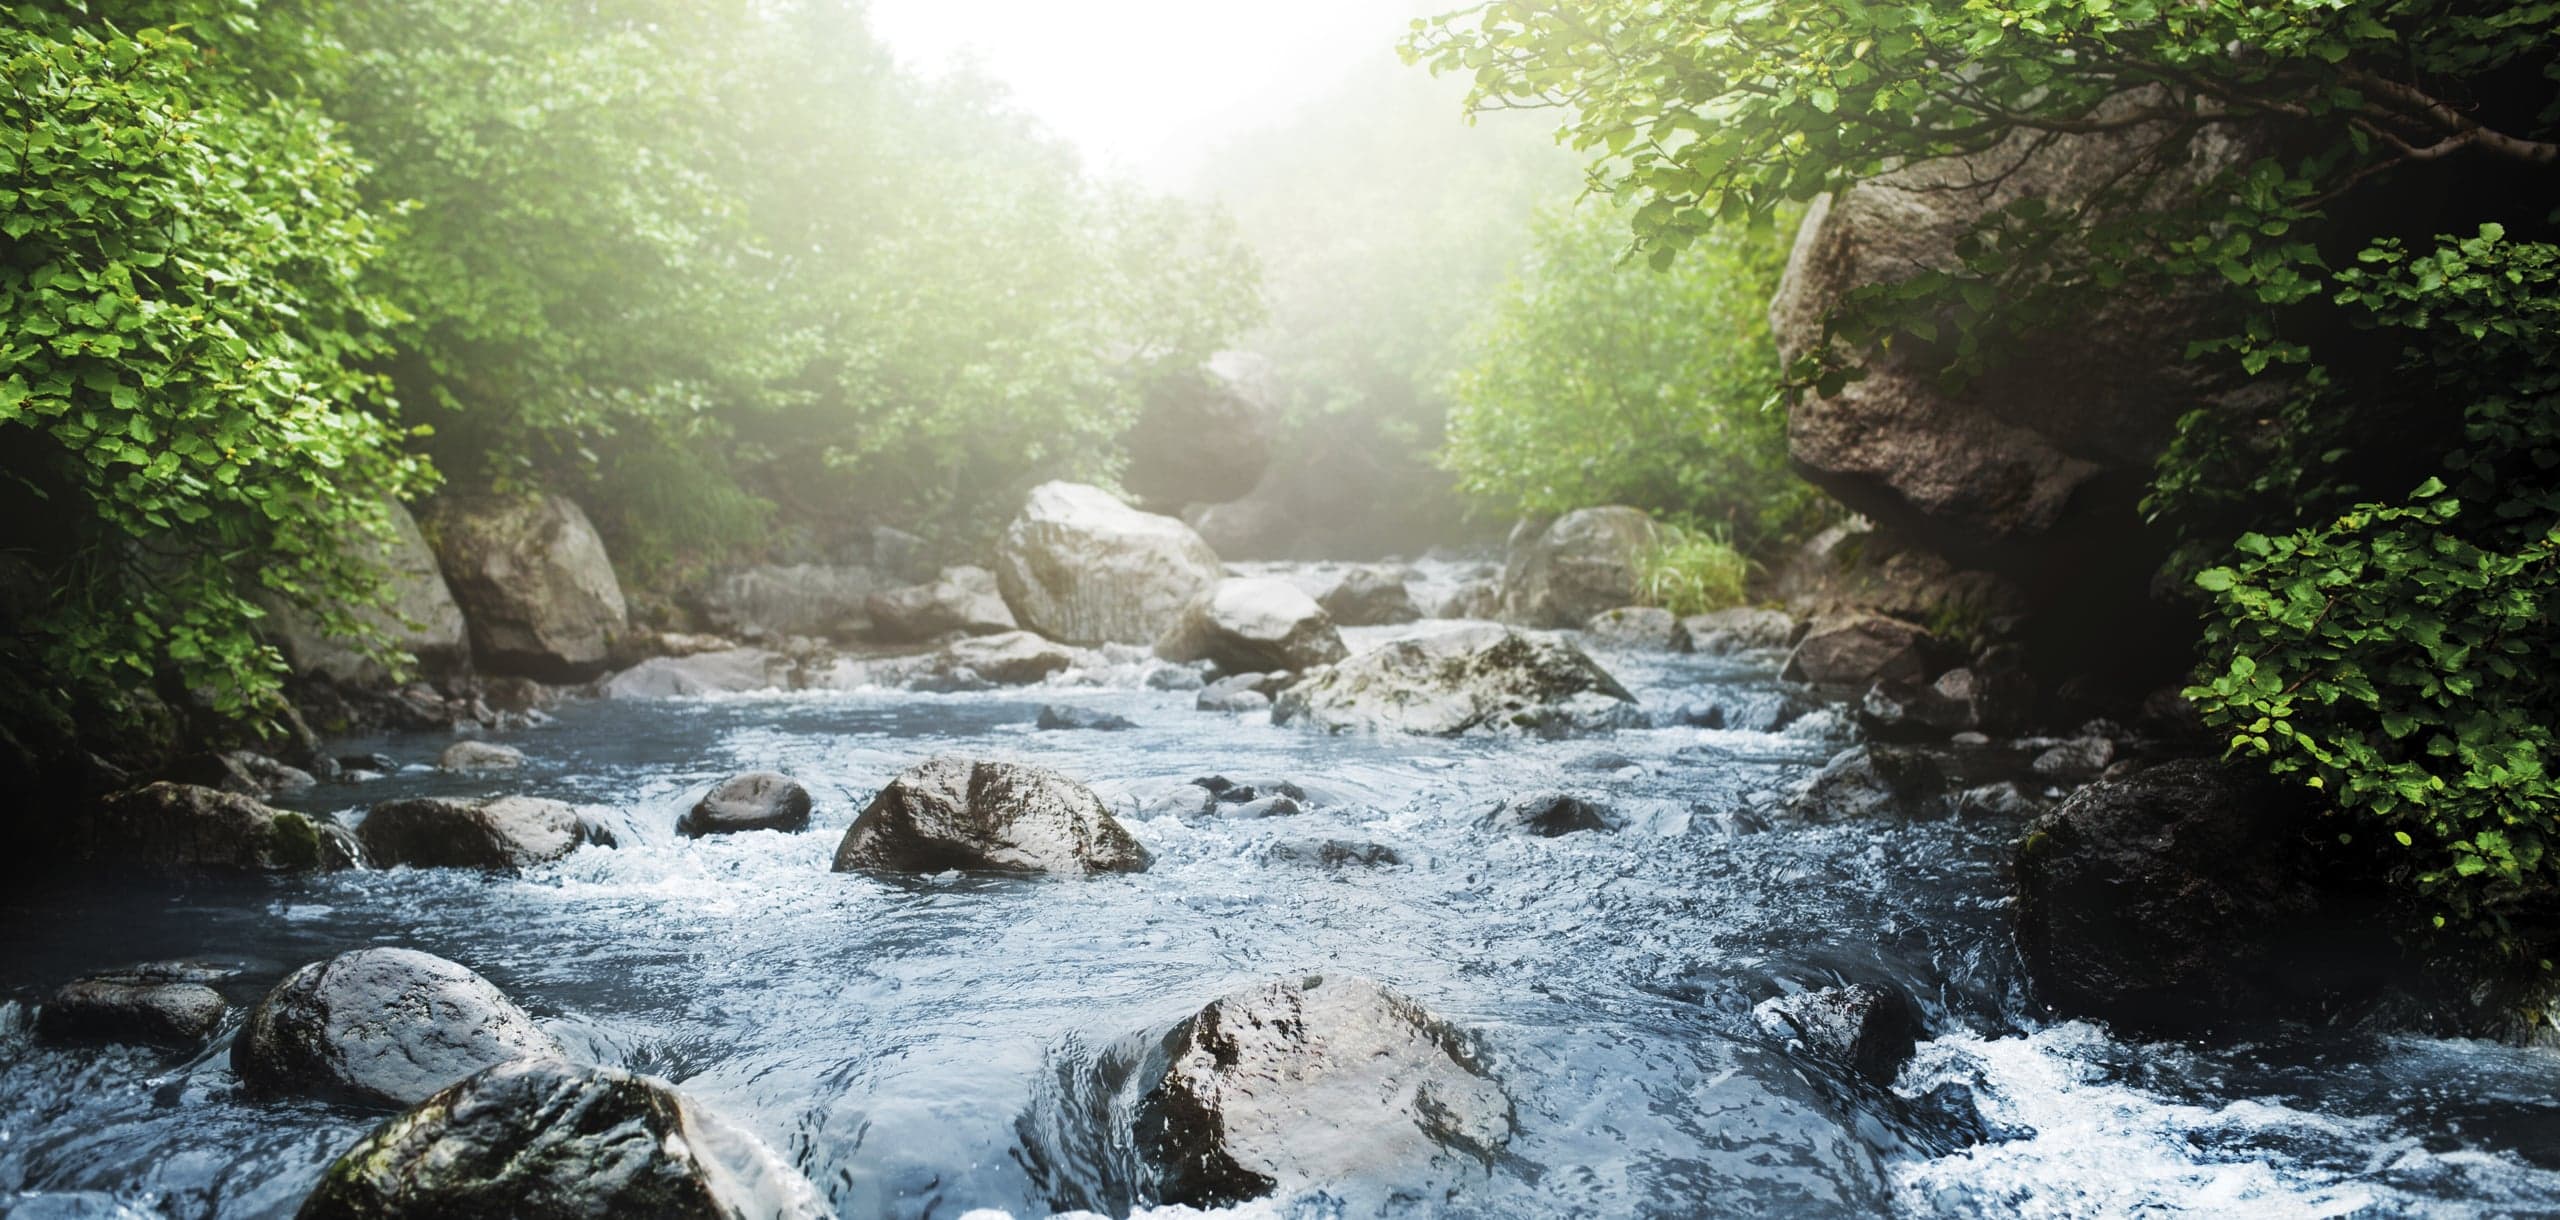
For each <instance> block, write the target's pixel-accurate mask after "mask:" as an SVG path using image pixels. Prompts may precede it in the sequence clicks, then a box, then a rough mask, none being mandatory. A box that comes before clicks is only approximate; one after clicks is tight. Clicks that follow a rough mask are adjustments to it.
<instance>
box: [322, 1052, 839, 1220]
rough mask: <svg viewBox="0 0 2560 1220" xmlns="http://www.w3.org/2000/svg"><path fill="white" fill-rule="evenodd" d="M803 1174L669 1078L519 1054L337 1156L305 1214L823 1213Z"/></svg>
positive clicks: (782, 1219)
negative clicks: (681, 1090) (679, 1089)
mask: <svg viewBox="0 0 2560 1220" xmlns="http://www.w3.org/2000/svg"><path fill="white" fill-rule="evenodd" d="M825 1215H827V1211H826V1208H825V1207H824V1205H823V1204H822V1203H821V1202H820V1200H819V1198H818V1195H817V1192H816V1190H815V1189H813V1188H812V1187H811V1186H810V1185H809V1183H808V1182H807V1180H805V1179H803V1178H802V1177H801V1176H800V1175H799V1174H798V1173H797V1172H796V1171H794V1170H792V1169H791V1168H790V1167H789V1166H788V1165H787V1164H785V1163H784V1162H783V1161H782V1159H781V1158H779V1157H777V1156H775V1155H774V1154H773V1152H772V1151H771V1150H770V1149H767V1148H766V1147H764V1146H763V1145H762V1144H760V1143H758V1142H757V1141H756V1140H755V1138H754V1137H753V1136H751V1135H749V1134H747V1133H746V1132H745V1131H743V1130H741V1129H739V1128H737V1127H735V1126H733V1125H731V1124H730V1123H729V1122H727V1121H726V1120H725V1119H722V1118H720V1117H719V1116H718V1115H715V1114H712V1113H710V1112H708V1111H706V1110H704V1109H702V1108H701V1107H699V1106H697V1105H695V1104H694V1103H693V1102H692V1101H690V1100H689V1099H687V1098H685V1097H684V1096H683V1095H681V1094H679V1093H677V1092H676V1091H675V1089H674V1088H673V1087H671V1086H669V1085H667V1084H666V1083H664V1082H663V1081H658V1080H653V1079H650V1078H648V1077H645V1076H635V1075H633V1074H631V1073H628V1072H624V1071H620V1070H617V1069H614V1068H604V1067H591V1066H580V1065H573V1064H568V1063H563V1062H560V1061H558V1060H550V1059H524V1060H517V1061H515V1062H511V1063H504V1064H500V1065H498V1066H496V1067H492V1068H489V1069H487V1070H485V1071H482V1072H480V1073H478V1074H476V1075H473V1076H471V1077H470V1078H469V1079H466V1080H463V1081H461V1082H459V1083H455V1084H453V1085H452V1086H451V1087H449V1088H446V1089H444V1090H442V1091H440V1092H438V1093H436V1094H435V1095H434V1096H432V1097H429V1098H427V1099H425V1100H423V1101H421V1102H420V1103H419V1104H418V1105H417V1106H415V1107H414V1108H412V1109H410V1110H408V1111H406V1112H404V1113H402V1114H400V1115H398V1116H396V1117H394V1118H392V1119H391V1120H390V1121H388V1122H385V1123H384V1124H383V1125H382V1126H380V1127H378V1128H376V1129H375V1130H374V1131H373V1132H372V1133H371V1134H369V1135H367V1136H365V1137H364V1138H363V1139H362V1140H360V1141H358V1142H357V1143H356V1145H355V1147H353V1148H350V1149H348V1150H347V1152H346V1154H345V1155H344V1156H341V1157H339V1158H338V1159H337V1161H336V1162H335V1163H333V1164H331V1165H330V1166H329V1168H328V1170H327V1172H325V1173H323V1174H322V1175H321V1178H320V1184H319V1186H317V1187H316V1188H314V1189H313V1190H312V1192H311V1196H310V1198H309V1199H308V1200H306V1201H305V1202H304V1203H303V1205H302V1210H301V1211H300V1212H299V1213H297V1217H298V1220H507V1218H523V1220H571V1218H575V1217H595V1218H597V1220H604V1218H606V1217H611V1218H613V1220H747V1218H753V1220H819V1218H820V1217H823V1216H825Z"/></svg>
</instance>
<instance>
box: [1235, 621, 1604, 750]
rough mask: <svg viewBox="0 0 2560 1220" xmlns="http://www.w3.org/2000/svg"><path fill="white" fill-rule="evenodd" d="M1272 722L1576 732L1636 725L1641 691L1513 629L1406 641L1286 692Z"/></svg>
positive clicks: (1558, 646)
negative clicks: (1631, 689)
mask: <svg viewBox="0 0 2560 1220" xmlns="http://www.w3.org/2000/svg"><path fill="white" fill-rule="evenodd" d="M1272 719H1273V720H1274V721H1275V722H1277V723H1281V724H1305V725H1310V726H1313V727H1315V728H1319V729H1323V730H1325V731H1327V732H1350V731H1365V732H1398V733H1416V734H1424V735H1433V736H1456V735H1458V734H1462V733H1532V734H1538V735H1542V736H1568V735H1572V734H1576V733H1595V732H1606V731H1610V730H1613V729H1618V728H1629V727H1635V726H1637V725H1640V724H1642V723H1643V720H1644V715H1643V712H1642V710H1641V709H1639V708H1638V707H1637V706H1636V702H1635V696H1633V695H1631V694H1628V693H1627V689H1626V688H1625V687H1623V686H1620V685H1619V684H1618V680H1617V679H1615V678H1613V677H1610V676H1609V673H1608V671H1606V670H1604V669H1602V668H1600V667H1599V666H1598V665H1597V664H1594V663H1593V662H1592V660H1591V658H1590V657H1587V656H1585V655H1583V653H1582V651H1581V650H1580V649H1577V648H1575V647H1573V646H1572V645H1570V644H1566V643H1563V642H1561V641H1558V640H1553V639H1546V638H1542V637H1537V636H1531V635H1526V634H1523V633H1521V632H1518V631H1513V630H1511V629H1509V628H1507V627H1495V626H1484V627H1467V628H1460V629H1457V630H1452V631H1444V632H1440V633H1438V634H1435V635H1430V636H1426V637H1422V638H1418V639H1406V640H1396V641H1393V642H1390V643H1388V644H1385V645H1383V646H1381V647H1379V648H1375V649H1372V650H1370V651H1368V652H1364V653H1361V654H1360V655H1358V656H1355V657H1352V658H1351V659H1349V660H1347V661H1343V662H1341V663H1339V664H1336V665H1334V666H1332V667H1330V668H1328V669H1324V670H1320V671H1318V672H1317V673H1315V674H1313V675H1311V676H1309V677H1308V678H1307V679H1306V680H1304V681H1302V682H1300V683H1298V684H1297V685H1296V686H1292V687H1290V688H1289V689H1288V690H1287V691H1285V692H1283V693H1282V695H1281V697H1280V698H1279V700H1277V701H1276V703H1275V704H1274V706H1273V709H1272Z"/></svg>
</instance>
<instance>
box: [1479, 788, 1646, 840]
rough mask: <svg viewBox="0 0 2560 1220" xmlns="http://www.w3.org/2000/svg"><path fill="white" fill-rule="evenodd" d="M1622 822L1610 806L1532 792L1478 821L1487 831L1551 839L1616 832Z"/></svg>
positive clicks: (1569, 795)
mask: <svg viewBox="0 0 2560 1220" xmlns="http://www.w3.org/2000/svg"><path fill="white" fill-rule="evenodd" d="M1621 822H1622V819H1620V818H1619V817H1618V814H1617V811H1616V810H1613V809H1611V808H1609V807H1608V806H1607V805H1605V804H1603V803H1601V802H1599V801H1595V800H1592V799H1591V798H1589V797H1586V796H1579V795H1576V794H1574V793H1571V792H1533V793H1531V794H1529V795H1527V796H1518V797H1513V798H1511V799H1510V800H1507V801H1502V802H1500V803H1498V804H1496V805H1495V806H1494V807H1493V810H1492V812H1490V813H1487V814H1485V815H1484V817H1483V818H1481V819H1479V824H1480V825H1482V826H1483V827H1484V828H1485V829H1487V830H1495V831H1507V832H1511V833H1515V834H1532V835H1537V836H1539V837H1541V838H1548V839H1552V838H1555V837H1557V836H1558V835H1569V834H1572V833H1574V832H1575V831H1578V830H1603V831H1606V830H1616V829H1617V828H1618V827H1619V825H1620V824H1621Z"/></svg>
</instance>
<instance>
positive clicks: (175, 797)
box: [60, 783, 358, 877]
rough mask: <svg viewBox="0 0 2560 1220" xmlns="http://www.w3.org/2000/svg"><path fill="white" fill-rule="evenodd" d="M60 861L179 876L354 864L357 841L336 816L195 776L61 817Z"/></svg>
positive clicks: (100, 868) (82, 868)
mask: <svg viewBox="0 0 2560 1220" xmlns="http://www.w3.org/2000/svg"><path fill="white" fill-rule="evenodd" d="M63 821H64V823H65V824H64V825H63V826H62V827H61V828H60V830H61V834H62V842H61V848H62V850H63V859H62V863H63V864H65V865H67V866H69V867H71V868H73V869H75V870H79V871H87V872H103V873H133V874H141V875H146V876H160V877H182V876H192V875H196V874H203V873H301V872H315V871H319V870H323V869H336V868H349V867H352V866H353V865H355V864H356V862H357V859H358V856H357V852H356V848H355V842H354V840H353V839H351V838H350V837H349V836H348V835H347V832H346V831H345V829H343V828H341V827H340V826H339V825H338V824H337V823H336V822H334V821H332V820H330V819H328V818H325V817H322V818H313V817H309V816H306V815H303V814H299V813H292V812H288V811H285V810H281V809H272V808H269V807H268V806H266V805H264V804H261V803H259V802H258V801H256V800H253V799H251V798H249V797H245V796H240V795H237V794H234V793H229V792H217V791H215V790H213V789H211V788H199V787H196V786H194V785H192V784H171V783H158V784H149V785H146V786H144V787H140V788H135V789H132V790H130V791H126V792H119V793H117V794H115V795H113V796H110V797H108V798H106V799H105V800H103V801H101V802H99V803H98V805H97V807H96V808H94V809H90V810H87V811H85V812H83V813H80V814H77V815H75V816H72V817H68V818H65V819H63Z"/></svg>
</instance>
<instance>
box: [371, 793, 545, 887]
mask: <svg viewBox="0 0 2560 1220" xmlns="http://www.w3.org/2000/svg"><path fill="white" fill-rule="evenodd" d="M356 835H357V837H358V838H360V839H362V840H363V841H364V847H365V851H366V852H367V853H369V854H370V855H371V856H372V858H373V862H374V864H375V865H376V866H377V867H381V868H391V867H394V866H397V865H402V864H406V865H409V866H410V867H412V868H477V869H487V870H490V871H493V872H510V871H513V870H516V869H521V868H530V867H532V866H533V865H536V864H547V863H550V862H551V861H553V860H557V859H559V858H561V857H562V856H565V855H568V854H569V853H570V852H573V851H576V850H577V849H578V846H579V845H580V844H582V843H585V842H587V841H588V840H589V838H590V834H589V831H588V827H587V824H586V822H585V820H584V819H582V818H580V817H579V816H578V811H577V810H575V809H572V808H570V807H569V806H567V805H564V804H561V803H560V802H558V801H546V800H541V799H539V798H536V797H529V796H499V797H491V798H489V799H487V800H482V801H457V800H447V799H445V798H443V797H420V798H417V799H414V800H406V801H386V802H384V803H382V804H379V805H376V806H374V807H373V810H372V811H371V812H370V813H367V814H366V815H365V819H364V822H363V824H362V825H360V826H358V827H357V828H356Z"/></svg>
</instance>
